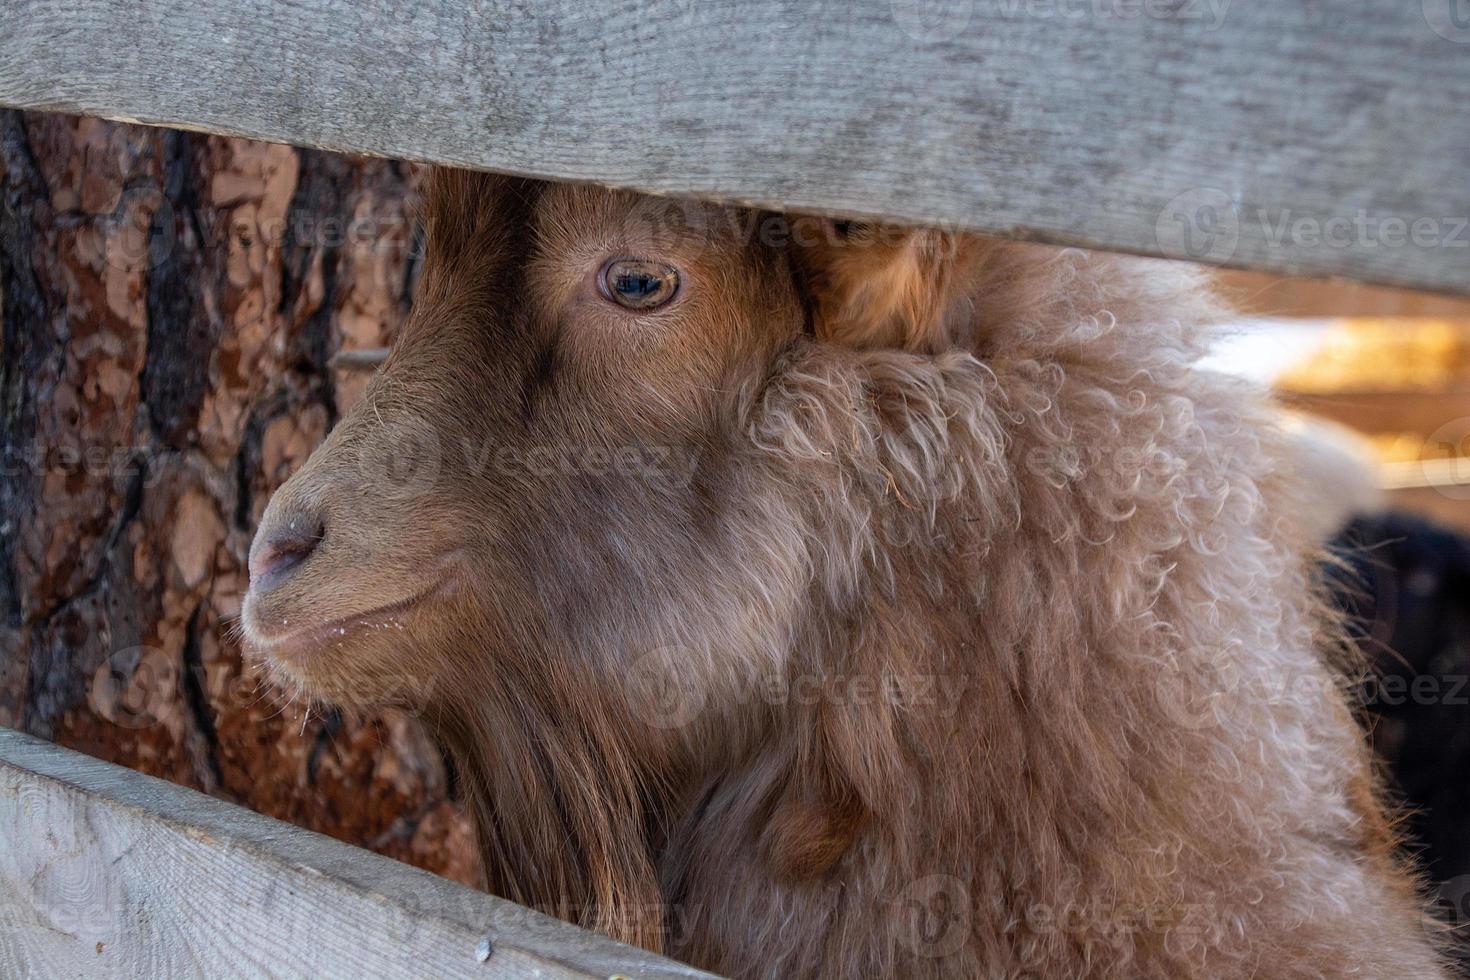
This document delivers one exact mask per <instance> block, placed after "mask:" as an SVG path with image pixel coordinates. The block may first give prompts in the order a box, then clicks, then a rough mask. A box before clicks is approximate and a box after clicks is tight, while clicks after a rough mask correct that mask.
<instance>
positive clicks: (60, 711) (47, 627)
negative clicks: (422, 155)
mask: <svg viewBox="0 0 1470 980" xmlns="http://www.w3.org/2000/svg"><path fill="white" fill-rule="evenodd" d="M0 152H3V167H4V171H3V178H4V185H3V207H0V304H3V307H0V309H3V322H4V334H3V346H0V725H5V726H9V727H14V728H20V729H23V730H25V731H29V732H32V733H34V734H36V735H40V736H42V737H45V738H50V739H53V740H55V741H57V742H59V743H61V744H63V745H67V746H70V747H72V748H75V749H79V750H81V751H83V752H87V753H90V754H92V755H96V756H100V757H102V758H105V759H109V760H112V761H115V762H119V763H121V764H123V765H127V766H131V767H133V768H135V769H139V770H142V771H144V772H149V773H152V774H154V775H157V776H162V777H164V778H166V779H170V780H173V781H175V782H178V783H183V784H185V785H188V786H192V787H195V788H198V789H201V790H204V791H206V792H209V793H213V794H216V795H218V796H222V797H225V798H227V799H231V800H234V801H236V802H239V803H242V804H244V805H246V806H250V807H253V808H254V809H257V810H260V811H262V812H264V813H268V814H271V815H272V816H276V817H280V818H283V819H286V820H290V821H292V822H294V823H298V824H301V825H303V826H306V827H310V828H312V829H315V830H319V831H322V832H325V833H328V834H331V835H333V836H335V837H339V838H341V839H343V840H347V841H350V842H353V843H356V844H362V845H365V846H368V847H371V848H373V849H375V850H378V851H381V852H383V853H385V854H389V855H392V856H394V857H397V858H400V859H403V860H407V861H411V862H413V863H415V864H418V865H420V866H422V867H425V868H428V869H430V870H433V871H436V872H439V873H442V874H447V875H449V876H451V877H455V878H459V879H461V880H467V881H468V880H473V878H474V876H475V875H476V874H477V867H476V863H475V857H474V854H473V847H472V840H471V835H470V834H469V832H468V828H467V827H466V826H465V822H464V819H463V817H462V816H461V815H460V814H459V812H458V809H457V808H456V807H455V805H454V804H453V802H452V800H451V799H450V797H451V796H452V786H451V785H450V783H451V780H450V779H449V778H448V777H447V775H446V772H445V768H444V764H443V762H442V761H441V759H440V758H439V756H438V754H437V753H436V751H435V750H434V749H433V747H432V746H431V745H430V744H429V743H428V742H427V740H426V739H425V738H424V736H423V734H422V732H421V731H420V729H419V727H418V725H417V723H416V722H415V721H414V720H413V719H412V718H409V717H407V716H405V715H402V714H399V713H388V712H385V713H382V714H377V715H373V716H370V717H364V718H360V719H344V718H342V717H339V716H338V715H336V714H333V713H330V712H327V713H321V712H319V711H312V712H311V713H310V714H309V716H308V714H307V713H306V712H305V711H304V710H303V708H302V706H301V705H296V704H292V705H282V703H281V699H280V697H279V695H278V694H277V692H274V691H272V690H269V689H268V688H267V687H266V686H265V685H264V684H263V682H262V681H261V679H260V677H259V675H258V673H256V672H255V671H254V670H253V669H252V668H250V667H249V666H247V665H245V664H243V663H242V660H241V655H240V648H239V644H238V642H237V640H236V639H235V637H234V634H233V631H232V629H231V625H232V623H233V621H234V619H235V618H236V617H237V616H238V614H239V610H240V600H241V597H242V594H243V592H244V589H245V586H246V571H245V560H246V553H247V549H248V548H249V544H250V539H251V536H252V534H253V532H254V528H255V524H256V521H257V520H258V518H259V516H260V513H261V511H262V509H263V508H264V506H265V503H266V501H267V499H268V498H269V496H270V494H271V492H272V491H273V490H274V489H275V488H276V487H277V486H279V485H280V483H281V482H282V481H284V480H285V478H286V477H287V476H288V475H289V474H290V473H291V471H292V470H293V469H294V468H295V467H296V466H298V465H300V464H301V462H302V461H303V460H304V459H305V458H306V456H307V455H308V454H309V453H310V452H311V450H312V448H313V447H315V446H316V445H317V443H318V442H320V441H321V439H322V438H323V436H324V435H325V434H326V432H327V430H328V429H329V428H330V427H331V426H332V424H333V423H334V422H335V421H336V420H337V418H338V417H339V416H340V415H341V414H342V412H344V411H345V410H346V409H347V408H348V407H350V404H351V402H352V401H353V400H354V399H355V398H356V397H358V396H359V394H360V392H361V388H362V386H363V383H364V380H365V379H364V376H363V375H361V374H351V373H344V372H341V371H337V370H334V369H333V368H332V367H331V365H330V364H329V358H330V357H331V355H332V354H333V353H334V352H336V351H337V350H339V349H356V348H365V347H377V346H380V345H383V344H385V343H387V342H388V341H389V340H390V339H391V336H392V334H393V331H394V330H395V328H396V327H397V325H398V324H399V322H400V321H401V320H402V318H403V316H404V314H405V312H406V310H407V307H408V302H409V296H410V291H411V287H412V282H413V279H414V270H415V267H416V262H415V258H416V255H415V238H414V235H413V231H412V225H411V222H410V219H409V215H408V212H407V210H406V209H407V206H408V204H407V202H408V200H409V199H410V197H411V189H412V185H413V183H414V174H413V172H412V171H411V169H409V168H406V167H405V166H403V165H402V164H398V163H394V162H391V161H382V160H357V159H348V158H345V157H342V156H337V155H334V154H329V153H321V152H315V151H307V150H296V149H293V148H290V147H285V146H276V145H271V144H265V143H256V142H251V141H248V140H237V139H225V138H219V137H211V136H201V135H195V134H189V133H181V132H175V131H170V130H161V129H149V128H144V127H139V126H129V125H122V124H117V123H109V122H103V121H100V120H95V119H79V118H73V117H68V116H56V115H30V114H21V113H16V112H9V111H0Z"/></svg>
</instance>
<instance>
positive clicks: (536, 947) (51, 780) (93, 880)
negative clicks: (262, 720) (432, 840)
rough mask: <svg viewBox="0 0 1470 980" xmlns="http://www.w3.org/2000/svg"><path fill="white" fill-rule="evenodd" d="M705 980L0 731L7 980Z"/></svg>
mask: <svg viewBox="0 0 1470 980" xmlns="http://www.w3.org/2000/svg"><path fill="white" fill-rule="evenodd" d="M241 975H248V976H262V977H266V976H269V977H303V978H312V980H316V978H319V977H342V976H389V977H398V976H403V977H406V976H432V977H486V978H513V977H514V978H520V977H530V976H537V977H545V978H567V977H601V978H606V977H610V976H625V977H629V978H632V977H650V978H654V977H658V978H673V977H705V976H709V975H710V974H707V973H702V972H700V971H698V970H695V969H693V968H692V967H685V966H681V965H680V964H677V963H674V962H673V961H671V960H665V959H662V958H660V957H657V956H653V955H651V954H649V953H645V952H643V951H641V950H636V949H632V948H630V947H628V946H624V945H622V944H620V943H615V942H613V941H612V940H610V939H606V938H604V937H602V936H597V935H594V934H592V933H590V932H585V931H583V930H581V929H577V928H575V927H573V926H570V925H567V924H566V923H564V922H559V921H557V920H555V919H551V918H548V917H546V916H543V915H539V914H537V913H535V912H532V911H531V910H529V909H524V908H521V907H520V906H517V905H513V904H511V903H510V902H505V901H502V900H500V899H497V898H494V897H492V896H490V895H486V894H483V893H481V892H476V891H474V890H472V889H469V888H465V887H463V886H461V885H458V884H456V883H454V882H451V881H448V880H445V879H443V878H437V877H435V876H433V875H430V874H428V873H426V872H423V871H420V870H418V869H416V868H412V867H409V866H408V865H405V864H399V863H398V862H396V861H391V860H389V859H387V858H384V857H381V856H379V855H376V854H372V853H370V852H367V851H363V850H360V849H358V848H355V847H350V846H348V845H346V844H343V843H341V842H339V841H334V840H331V839H330V838H327V837H323V836H321V835H319V834H313V833H310V832H308V831H304V830H301V829H299V828H296V827H292V826H290V825H289V824H284V823H281V822H279V821H276V820H272V819H270V818H268V817H264V816H261V815H260V814H258V813H253V812H251V811H249V810H245V809H243V808H241V807H236V806H232V805H230V804H228V803H224V802H222V801H220V800H216V799H214V798H212V797H208V796H205V795H203V794H201V793H196V792H194V791H192V790H189V789H185V788H183V787H180V786H175V785H173V784H172V783H167V782H164V781H162V780H158V779H154V778H152V777H150V776H144V775H141V774H139V773H136V772H132V771H131V770H128V769H123V768H121V767H119V766H114V765H111V764H109V763H105V762H100V761H98V760H96V759H92V758H89V757H87V756H84V755H80V754H78V753H75V752H71V751H69V750H66V749H62V748H59V747H57V746H55V745H52V744H50V743H48V742H43V741H40V740H39V739H34V738H31V737H29V736H26V735H22V734H19V733H18V732H13V731H9V730H6V729H0V976H6V977H61V976H67V977H72V976H84V977H90V976H109V977H123V976H133V977H191V976H241Z"/></svg>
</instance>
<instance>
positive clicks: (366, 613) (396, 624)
mask: <svg viewBox="0 0 1470 980" xmlns="http://www.w3.org/2000/svg"><path fill="white" fill-rule="evenodd" d="M449 580H450V577H449V576H445V577H444V578H442V579H440V580H439V581H437V582H435V583H434V584H433V585H431V586H429V587H428V588H427V589H423V590H421V591H419V592H415V593H413V594H412V595H409V596H405V597H404V598H402V599H396V600H394V601H393V602H388V603H384V604H383V605H380V606H373V607H372V608H371V609H365V610H363V611H362V612H356V613H352V614H350V615H347V616H340V617H337V618H335V619H329V620H327V621H326V622H325V623H318V624H316V625H314V626H306V627H303V628H302V629H298V630H291V631H289V632H286V633H282V634H279V635H277V636H264V635H262V634H261V633H260V632H259V631H258V630H255V629H251V628H250V627H249V626H248V625H247V627H246V633H247V637H248V640H249V644H250V646H251V647H252V648H254V652H255V653H256V654H257V655H259V656H262V657H270V658H272V659H276V660H299V659H302V658H304V657H306V656H309V655H310V654H312V653H314V652H316V651H318V650H321V649H323V648H325V647H328V646H331V645H333V644H340V643H342V642H344V641H346V640H348V639H349V638H351V637H353V636H355V635H358V634H361V633H364V632H369V631H377V632H389V633H391V632H401V631H403V630H404V629H405V628H406V624H405V616H406V614H408V613H409V612H411V611H413V609H414V608H415V607H416V606H419V605H421V604H422V603H424V602H426V601H428V600H430V599H432V598H435V597H436V596H438V595H441V594H443V593H444V592H446V591H447V590H448V588H449Z"/></svg>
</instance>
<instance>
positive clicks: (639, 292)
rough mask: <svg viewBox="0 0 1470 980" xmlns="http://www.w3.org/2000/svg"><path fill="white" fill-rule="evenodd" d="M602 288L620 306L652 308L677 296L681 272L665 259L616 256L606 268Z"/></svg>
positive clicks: (633, 308)
mask: <svg viewBox="0 0 1470 980" xmlns="http://www.w3.org/2000/svg"><path fill="white" fill-rule="evenodd" d="M598 288H599V289H601V290H602V295H603V296H606V297H607V298H608V299H610V300H612V301H613V302H614V303H616V304H618V305H619V306H626V307H627V308H628V309H630V310H652V309H656V308H657V307H660V306H663V305H664V304H665V303H667V302H668V301H669V300H671V299H673V298H674V294H675V293H677V292H678V291H679V272H678V270H677V269H675V268H674V267H673V266H670V265H664V264H663V263H661V262H645V261H643V260H642V259H613V260H612V261H610V262H608V263H607V265H605V266H603V267H602V275H601V276H599V277H598Z"/></svg>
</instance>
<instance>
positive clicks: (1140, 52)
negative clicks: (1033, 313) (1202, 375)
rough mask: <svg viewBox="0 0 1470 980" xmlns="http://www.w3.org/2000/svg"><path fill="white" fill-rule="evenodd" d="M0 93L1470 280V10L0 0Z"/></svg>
mask: <svg viewBox="0 0 1470 980" xmlns="http://www.w3.org/2000/svg"><path fill="white" fill-rule="evenodd" d="M0 104H4V105H10V106H18V107H24V108H29V109H40V110H55V111H62V112H74V113H82V114H86V115H94V116H102V117H106V118H111V119H128V120H134V121H141V122H145V123H153V124H159V125H169V126H179V127H183V128H188V129H198V130H204V131H208V132H216V133H229V134H239V135H244V136H251V137H256V138H261V139H267V140H276V141H281V142H288V143H295V144H299V145H303V146H317V147H325V148H329V149H337V150H346V151H352V152H359V153H372V154H381V155H386V156H392V157H399V158H404V159H411V160H428V161H434V162H440V163H448V164H458V165H463V166H469V167H478V168H484V169H489V170H497V171H506V172H514V173H521V174H531V175H536V176H541V177H547V178H553V179H571V180H583V181H595V182H600V183H605V184H609V185H617V186H624V187H631V188H637V189H641V190H645V191H650V192H655V193H664V194H680V195H695V196H702V197H707V198H713V199H721V200H732V201H741V202H747V203H757V204H761V205H765V206H772V207H781V208H787V209H791V210H806V211H815V212H823V213H837V214H845V215H850V216H855V217H857V216H868V217H878V218H888V219H892V220H898V221H905V222H914V223H927V224H939V225H946V226H954V227H962V228H968V229H975V230H982V231H988V232H994V233H999V234H1006V235H1014V236H1019V237H1025V238H1033V239H1040V240H1046V241H1054V242H1061V243H1075V244H1085V245H1090V246H1096V247H1101V248H1106V249H1112V250H1120V251H1133V252H1141V253H1148V254H1160V255H1168V256H1173V257H1178V258H1188V259H1195V260H1198V261H1205V262H1212V263H1219V264H1229V265H1239V266H1245V267H1255V268H1262V269H1267V270H1270V271H1274V272H1281V273H1298V274H1313V275H1342V276H1350V277H1354V278H1359V279H1364V280H1369V281H1375V282H1383V283H1390V284H1400V285H1407V286H1415V287H1420V288H1425V289H1433V290H1442V291H1449V292H1460V293H1470V227H1467V219H1470V10H1467V8H1466V3H1465V0H1293V2H1284V3H1271V2H1265V0H1249V2H1247V0H621V2H615V3H608V2H597V0H537V2H535V3H531V2H526V0H228V2H226V0H87V2H86V3H77V2H74V0H0Z"/></svg>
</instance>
